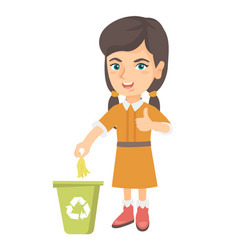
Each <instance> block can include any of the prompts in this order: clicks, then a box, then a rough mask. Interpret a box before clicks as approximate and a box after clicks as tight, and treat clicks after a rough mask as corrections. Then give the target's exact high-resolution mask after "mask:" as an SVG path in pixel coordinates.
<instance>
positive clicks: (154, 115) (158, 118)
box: [148, 105, 170, 124]
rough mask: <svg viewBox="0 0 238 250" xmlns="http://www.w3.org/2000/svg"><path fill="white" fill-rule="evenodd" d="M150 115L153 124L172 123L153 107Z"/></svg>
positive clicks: (149, 112)
mask: <svg viewBox="0 0 238 250" xmlns="http://www.w3.org/2000/svg"><path fill="white" fill-rule="evenodd" d="M148 115H149V117H150V119H151V120H152V121H153V122H165V123H169V124H170V121H169V120H168V119H167V118H166V117H165V116H164V115H163V114H162V113H161V112H160V111H159V110H158V109H157V108H155V107H154V106H152V105H151V106H150V108H149V109H148Z"/></svg>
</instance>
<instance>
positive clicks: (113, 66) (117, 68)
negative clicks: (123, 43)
mask: <svg viewBox="0 0 238 250" xmlns="http://www.w3.org/2000/svg"><path fill="white" fill-rule="evenodd" d="M110 66H111V68H112V69H113V70H119V69H120V65H119V64H117V63H113V64H112V65H110Z"/></svg>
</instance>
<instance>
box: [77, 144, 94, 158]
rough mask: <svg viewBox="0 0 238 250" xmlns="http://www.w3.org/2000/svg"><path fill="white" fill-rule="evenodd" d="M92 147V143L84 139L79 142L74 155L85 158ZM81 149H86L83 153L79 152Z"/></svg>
mask: <svg viewBox="0 0 238 250" xmlns="http://www.w3.org/2000/svg"><path fill="white" fill-rule="evenodd" d="M90 147H91V145H90V144H89V143H86V142H85V141H83V142H81V143H79V144H77V146H76V148H75V151H74V155H75V156H76V157H80V158H84V156H86V155H87V154H88V153H89V150H90ZM80 149H83V150H84V152H83V154H81V153H80V152H79V150H80Z"/></svg>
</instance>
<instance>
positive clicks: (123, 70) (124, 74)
mask: <svg viewBox="0 0 238 250" xmlns="http://www.w3.org/2000/svg"><path fill="white" fill-rule="evenodd" d="M127 76H128V69H127V70H126V68H123V69H122V71H121V78H123V79H126V78H127Z"/></svg>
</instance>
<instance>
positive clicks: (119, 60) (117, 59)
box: [109, 57, 122, 62]
mask: <svg viewBox="0 0 238 250" xmlns="http://www.w3.org/2000/svg"><path fill="white" fill-rule="evenodd" d="M112 60H116V61H118V62H122V60H121V59H119V58H117V57H113V58H112V59H110V60H109V62H111V61H112Z"/></svg>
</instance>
